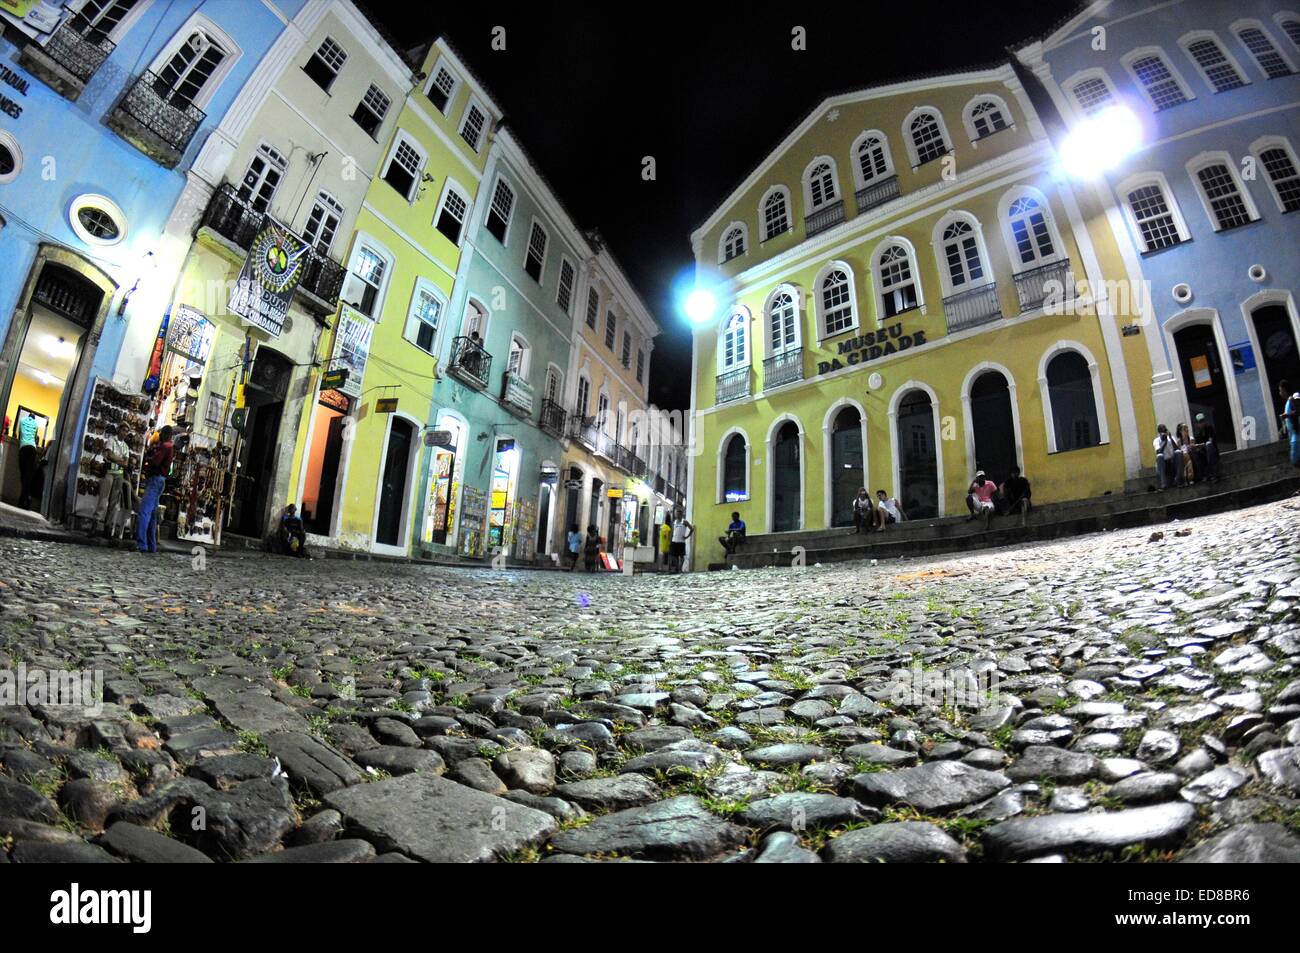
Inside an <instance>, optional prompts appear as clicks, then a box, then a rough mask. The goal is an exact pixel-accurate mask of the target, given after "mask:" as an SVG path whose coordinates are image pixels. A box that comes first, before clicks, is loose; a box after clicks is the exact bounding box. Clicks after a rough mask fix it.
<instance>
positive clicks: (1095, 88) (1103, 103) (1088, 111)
mask: <svg viewBox="0 0 1300 953" xmlns="http://www.w3.org/2000/svg"><path fill="white" fill-rule="evenodd" d="M1073 92H1074V101H1075V102H1076V103H1078V104H1079V109H1080V111H1081V112H1082V113H1083V114H1084V115H1085V116H1091V115H1093V114H1094V113H1098V112H1101V110H1103V109H1105V108H1106V107H1107V106H1109V105H1110V104H1111V103H1112V102H1114V97H1112V96H1111V92H1110V87H1109V86H1107V85H1106V81H1105V80H1104V79H1100V78H1098V77H1096V76H1093V77H1090V78H1089V79H1082V80H1079V82H1077V83H1075V84H1074V90H1073Z"/></svg>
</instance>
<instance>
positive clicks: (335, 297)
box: [199, 182, 346, 311]
mask: <svg viewBox="0 0 1300 953" xmlns="http://www.w3.org/2000/svg"><path fill="white" fill-rule="evenodd" d="M199 224H200V226H203V227H207V228H210V229H212V230H213V231H214V232H216V233H217V234H218V235H220V236H221V237H222V238H225V239H227V240H228V241H230V242H232V243H233V244H235V245H237V246H239V247H240V248H242V249H244V251H248V249H249V247H250V246H251V245H252V244H253V239H254V238H256V237H257V233H258V232H260V231H261V230H262V229H263V228H264V227H265V225H266V213H265V212H259V211H258V210H257V209H255V208H253V207H252V206H250V205H249V204H248V203H246V202H245V201H243V200H242V199H241V198H240V197H239V192H238V190H237V189H236V188H235V187H234V186H233V185H231V184H230V183H229V182H226V183H224V184H222V185H221V186H220V188H218V189H217V190H216V191H215V192H213V193H212V198H211V199H209V200H208V207H207V208H206V209H205V210H204V212H203V219H202V221H200V223H199ZM302 262H303V263H302V277H301V278H299V279H298V289H299V290H301V291H305V292H307V293H308V294H311V295H313V296H315V297H317V298H319V299H320V300H321V301H324V302H325V304H326V305H328V308H327V310H330V311H333V310H334V307H335V306H336V305H337V304H338V302H339V294H340V292H341V291H342V290H343V279H344V277H345V274H346V272H345V270H344V268H343V266H342V265H340V264H339V263H338V262H337V261H335V260H334V259H333V258H330V257H329V256H328V255H326V254H324V253H323V252H321V251H318V250H317V249H316V248H311V249H309V250H308V251H307V252H306V254H305V255H304V256H303V260H302Z"/></svg>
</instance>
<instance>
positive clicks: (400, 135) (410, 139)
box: [379, 129, 429, 205]
mask: <svg viewBox="0 0 1300 953" xmlns="http://www.w3.org/2000/svg"><path fill="white" fill-rule="evenodd" d="M402 143H406V144H407V145H408V146H410V147H411V150H412V151H413V152H414V153H415V154H416V155H418V156H419V157H420V164H419V165H418V166H417V167H416V170H415V172H414V174H413V179H414V181H413V182H412V183H411V191H410V194H409V195H407V196H405V198H406V202H407V204H408V205H414V204H415V200H416V199H417V198H418V197H419V195H420V183H421V181H422V180H423V178H424V169H425V167H426V166H427V165H428V164H429V153H428V152H426V151H425V149H424V146H422V145H420V140H419V139H416V138H415V136H413V135H411V134H410V133H409V132H407V131H406V130H405V129H398V130H397V135H395V136H393V144H392V145H391V146H389V147H388V155H387V157H386V158H385V159H384V161H383V162H382V163H381V164H380V166H379V179H380V181H382V182H384V183H385V184H387V185H388V186H389V188H392V184H391V183H389V182H388V179H387V178H385V176H387V174H388V167H389V165H390V164H391V163H392V162H394V161H395V160H396V157H397V150H398V148H399V147H400V146H401V144H402ZM393 191H394V192H396V191H397V189H395V188H394V189H393ZM398 194H399V195H400V194H401V193H398Z"/></svg>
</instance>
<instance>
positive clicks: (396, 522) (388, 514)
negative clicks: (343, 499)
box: [375, 417, 415, 546]
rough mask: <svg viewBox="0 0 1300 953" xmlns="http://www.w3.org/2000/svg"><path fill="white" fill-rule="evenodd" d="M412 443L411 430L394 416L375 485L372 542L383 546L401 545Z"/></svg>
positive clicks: (412, 431) (412, 433)
mask: <svg viewBox="0 0 1300 953" xmlns="http://www.w3.org/2000/svg"><path fill="white" fill-rule="evenodd" d="M414 444H415V428H414V427H412V426H411V424H410V423H408V422H407V421H406V420H404V419H403V418H401V417H394V418H393V421H392V424H391V426H390V428H389V431H388V452H387V453H385V455H384V473H383V478H382V479H381V481H380V484H379V522H378V524H377V525H376V527H375V542H377V543H380V544H382V545H384V546H401V545H402V514H403V511H404V510H405V508H406V478H407V474H408V472H409V471H410V464H411V449H412V447H413V446H414Z"/></svg>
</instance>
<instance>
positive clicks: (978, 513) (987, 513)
mask: <svg viewBox="0 0 1300 953" xmlns="http://www.w3.org/2000/svg"><path fill="white" fill-rule="evenodd" d="M997 492H998V485H997V484H996V483H994V482H993V481H992V480H990V479H989V478H988V477H986V476H985V475H984V471H983V470H976V471H975V479H974V480H972V481H971V485H970V489H968V490H967V491H966V508H967V509H968V510H970V516H968V517H966V522H968V523H969V522H970V521H971V520H974V519H982V520H984V528H985V529H988V528H989V520H991V519H992V518H993V510H994V509H995V504H994V502H993V497H994V495H995V494H996V493H997Z"/></svg>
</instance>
